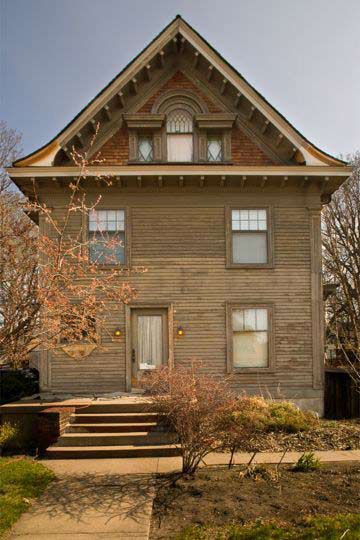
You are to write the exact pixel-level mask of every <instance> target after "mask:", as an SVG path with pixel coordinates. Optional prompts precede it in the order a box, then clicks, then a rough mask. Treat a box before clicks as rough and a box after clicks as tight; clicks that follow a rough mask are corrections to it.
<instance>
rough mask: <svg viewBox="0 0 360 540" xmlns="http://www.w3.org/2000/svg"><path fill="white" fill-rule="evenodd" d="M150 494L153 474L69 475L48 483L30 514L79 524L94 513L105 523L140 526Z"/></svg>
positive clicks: (146, 512)
mask: <svg viewBox="0 0 360 540" xmlns="http://www.w3.org/2000/svg"><path fill="white" fill-rule="evenodd" d="M154 494H155V477H154V476H153V475H145V474H143V475H140V474H132V475H119V474H96V475H94V474H81V475H78V476H76V475H71V476H65V477H63V478H61V479H59V480H57V481H55V482H54V483H53V484H51V486H50V487H49V489H48V490H47V491H46V492H45V493H44V494H43V496H42V497H41V499H40V500H39V505H36V507H33V512H34V513H41V514H46V515H47V516H49V517H50V518H54V517H56V516H59V515H65V516H67V517H69V518H71V519H74V520H76V521H77V522H79V523H80V522H82V521H84V519H83V518H84V516H85V515H86V514H87V515H89V512H96V513H97V515H98V517H99V518H104V519H105V522H106V523H108V522H110V521H111V520H112V519H115V518H118V519H119V518H121V519H130V520H132V521H134V522H136V523H140V522H142V521H143V520H144V519H145V518H147V517H148V516H149V514H151V505H152V501H153V497H154Z"/></svg>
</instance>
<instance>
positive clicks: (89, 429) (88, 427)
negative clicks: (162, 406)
mask: <svg viewBox="0 0 360 540" xmlns="http://www.w3.org/2000/svg"><path fill="white" fill-rule="evenodd" d="M179 454H180V448H179V446H178V445H176V444H175V437H174V435H172V434H171V433H168V432H166V431H165V430H164V426H163V425H162V424H161V417H160V416H159V414H157V413H154V412H151V411H149V404H148V403H147V402H139V401H138V400H137V401H135V400H134V401H131V400H129V401H127V402H122V403H111V402H110V403H96V402H95V403H94V404H90V405H88V406H86V407H78V408H77V409H76V411H75V413H74V414H73V415H72V416H71V418H70V423H69V424H68V425H67V426H66V428H65V431H64V433H63V434H62V435H61V437H60V438H59V439H58V441H57V442H56V443H55V444H53V445H52V446H50V447H49V448H48V449H47V450H46V457H48V458H52V459H69V458H72V459H77V458H78V459H84V458H107V457H108V458H112V457H114V458H115V457H116V458H121V457H124V458H125V457H126V458H129V457H160V456H175V455H179Z"/></svg>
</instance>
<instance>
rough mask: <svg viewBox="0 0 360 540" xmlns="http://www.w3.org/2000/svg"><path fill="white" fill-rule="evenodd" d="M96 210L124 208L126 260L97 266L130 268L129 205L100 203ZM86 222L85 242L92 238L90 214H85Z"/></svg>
mask: <svg viewBox="0 0 360 540" xmlns="http://www.w3.org/2000/svg"><path fill="white" fill-rule="evenodd" d="M95 210H123V211H124V218H125V220H124V221H125V249H124V252H125V261H124V263H121V264H100V263H99V264H98V265H97V266H98V267H99V268H101V269H104V270H106V269H107V268H108V269H110V270H113V269H114V268H119V267H120V268H129V267H130V265H131V209H130V208H129V207H128V206H118V205H114V204H107V205H104V206H103V205H98V206H96V208H95ZM83 218H84V223H83V228H84V239H85V242H89V239H90V230H89V215H86V214H83ZM89 251H90V250H89V245H87V246H86V252H87V257H88V261H89V263H90V252H89Z"/></svg>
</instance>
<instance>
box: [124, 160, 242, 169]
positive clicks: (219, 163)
mask: <svg viewBox="0 0 360 540" xmlns="http://www.w3.org/2000/svg"><path fill="white" fill-rule="evenodd" d="M128 165H142V166H146V165H184V166H185V165H188V166H191V165H214V166H215V167H216V166H218V167H219V166H223V165H233V162H232V161H136V160H131V161H130V160H129V161H128Z"/></svg>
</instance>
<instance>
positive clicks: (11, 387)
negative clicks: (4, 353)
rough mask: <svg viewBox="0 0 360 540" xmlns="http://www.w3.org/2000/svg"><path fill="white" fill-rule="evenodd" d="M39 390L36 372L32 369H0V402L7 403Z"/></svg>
mask: <svg viewBox="0 0 360 540" xmlns="http://www.w3.org/2000/svg"><path fill="white" fill-rule="evenodd" d="M37 392H39V381H38V373H37V371H36V370H34V369H11V370H9V369H6V370H5V369H3V370H1V371H0V403H9V402H10V401H15V400H17V399H20V398H22V397H25V396H31V395H33V394H36V393H37Z"/></svg>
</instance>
